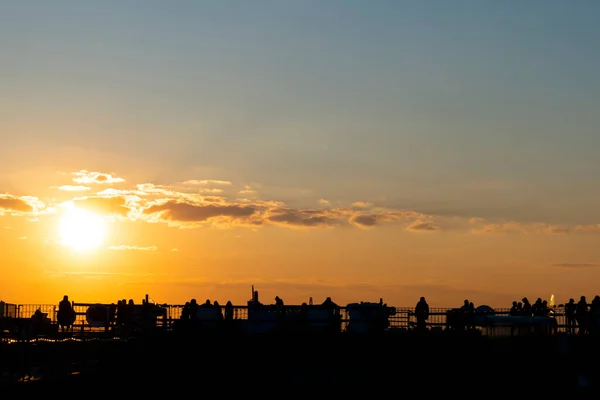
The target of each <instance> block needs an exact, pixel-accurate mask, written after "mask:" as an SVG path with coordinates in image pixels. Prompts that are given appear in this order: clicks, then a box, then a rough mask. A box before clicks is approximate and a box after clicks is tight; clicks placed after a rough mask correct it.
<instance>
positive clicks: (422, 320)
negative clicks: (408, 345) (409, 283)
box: [415, 297, 429, 331]
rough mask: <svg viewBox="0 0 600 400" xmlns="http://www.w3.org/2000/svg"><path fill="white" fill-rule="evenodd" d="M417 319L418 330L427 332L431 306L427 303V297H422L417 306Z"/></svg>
mask: <svg viewBox="0 0 600 400" xmlns="http://www.w3.org/2000/svg"><path fill="white" fill-rule="evenodd" d="M415 317H416V318H417V330H418V331H424V330H426V329H427V322H426V321H427V320H428V319H429V304H427V301H425V297H421V298H420V299H419V302H418V303H417V305H416V306H415Z"/></svg>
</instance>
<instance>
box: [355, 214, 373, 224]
mask: <svg viewBox="0 0 600 400" xmlns="http://www.w3.org/2000/svg"><path fill="white" fill-rule="evenodd" d="M350 222H351V223H354V224H356V225H359V226H364V227H372V226H375V225H376V224H377V215H373V214H365V215H356V216H354V217H352V218H350Z"/></svg>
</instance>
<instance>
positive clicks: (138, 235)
mask: <svg viewBox="0 0 600 400" xmlns="http://www.w3.org/2000/svg"><path fill="white" fill-rule="evenodd" d="M54 175H55V176H54V181H53V182H49V183H50V184H49V185H48V188H47V190H46V191H45V192H44V193H42V194H38V195H37V196H36V193H28V194H27V195H25V194H24V193H23V194H19V193H16V194H10V193H5V194H3V195H1V196H0V209H1V210H2V216H1V217H0V221H2V229H1V230H0V239H1V240H2V242H1V243H2V244H3V248H2V265H3V270H2V273H3V277H2V278H3V279H2V280H1V281H0V294H1V296H2V300H4V301H7V302H16V303H54V302H56V301H57V299H58V300H60V298H62V295H63V294H68V295H69V296H70V298H71V299H73V300H75V301H81V302H112V301H116V300H118V299H120V298H128V299H129V298H133V299H135V300H136V301H139V300H141V299H142V298H143V297H144V295H145V294H146V293H148V294H149V295H150V297H151V298H152V299H154V300H155V301H158V302H161V303H162V302H167V303H173V304H181V303H184V302H185V301H187V300H189V299H191V298H192V297H195V298H197V299H199V300H202V301H203V300H204V299H205V298H210V299H212V300H218V301H220V302H223V303H224V302H226V301H227V300H232V301H233V302H234V303H236V304H245V302H246V301H247V300H248V299H249V298H250V291H251V285H255V288H256V289H257V290H258V291H259V293H260V296H261V300H262V301H263V302H270V301H271V300H272V299H273V298H274V297H275V296H276V295H279V296H280V297H282V298H283V299H284V301H286V302H287V303H290V304H299V303H301V302H302V301H307V300H308V298H309V297H310V296H312V297H313V299H314V300H315V301H316V302H318V301H322V299H324V298H325V297H326V296H332V297H333V299H334V300H335V301H337V302H338V303H340V304H346V303H349V302H354V301H378V300H379V298H380V297H382V298H383V299H384V301H386V302H387V303H388V304H393V305H396V306H412V305H414V304H413V303H415V302H416V300H418V297H420V296H421V295H423V296H425V297H426V298H427V299H428V301H429V303H430V305H431V306H432V307H436V306H437V307H452V306H454V305H460V304H461V301H462V300H463V299H464V298H468V299H470V300H472V301H474V302H475V304H491V305H493V306H496V307H504V306H509V305H510V302H511V301H512V300H520V298H521V297H523V296H528V297H529V298H537V297H542V298H545V299H549V297H550V294H554V295H555V297H556V301H557V302H561V301H564V300H565V299H567V298H568V297H569V296H579V295H581V294H586V295H588V296H591V295H593V293H594V290H595V282H596V280H597V278H598V277H599V276H598V275H599V273H598V268H594V267H595V264H593V262H592V261H590V260H594V258H593V257H594V255H595V254H596V252H597V247H596V243H597V242H596V241H597V236H596V235H597V232H598V230H599V228H598V226H593V225H589V226H583V225H574V226H558V225H556V226H555V225H549V224H539V223H529V224H528V223H516V222H513V223H498V222H494V221H487V220H483V219H474V218H458V217H447V216H439V215H428V214H423V213H419V212H415V211H411V210H400V209H389V208H382V207H377V206H375V205H373V204H369V203H363V202H354V203H351V204H338V203H333V202H331V201H328V200H326V199H321V198H318V197H315V199H314V206H313V207H304V208H295V207H291V206H288V205H286V204H284V203H281V202H278V201H277V199H263V198H261V196H260V189H259V188H254V187H252V186H249V185H236V184H235V183H234V182H229V181H221V180H198V179H191V180H187V181H182V182H174V183H172V184H171V185H155V184H152V183H147V182H140V183H137V182H130V181H129V180H128V179H127V176H124V175H121V174H118V173H112V172H94V171H91V172H89V171H86V170H80V171H71V172H64V171H62V172H57V173H55V174H54ZM66 204H73V205H74V207H75V208H76V209H81V210H86V211H89V213H90V214H92V215H95V216H97V217H101V220H102V222H101V223H102V224H103V225H104V229H105V236H104V237H102V238H101V242H97V243H95V244H96V247H92V248H83V247H85V246H83V245H86V244H88V243H87V242H86V240H88V238H89V240H93V239H94V237H95V236H94V235H95V233H94V232H97V231H98V229H100V228H99V227H98V226H97V223H96V222H94V220H86V219H85V218H87V217H85V215H78V214H75V215H76V218H75V219H74V221H76V222H77V224H76V225H75V226H74V227H73V226H66V227H65V223H67V224H68V218H69V213H72V212H73V210H72V209H71V210H69V209H68V208H66V207H65V205H66ZM65 221H67V222H65ZM81 222H84V224H81ZM71 224H72V223H71ZM61 226H63V227H64V228H63V229H64V232H66V235H67V236H68V234H70V233H71V232H69V229H75V230H76V232H75V236H74V239H73V238H69V237H66V238H65V237H63V236H61ZM94 229H95V231H94ZM65 240H67V242H64V241H65ZM68 240H71V242H68ZM93 244H94V243H91V244H90V245H93ZM79 245H82V246H83V247H82V248H80V246H79Z"/></svg>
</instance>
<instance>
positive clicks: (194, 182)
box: [183, 179, 231, 185]
mask: <svg viewBox="0 0 600 400" xmlns="http://www.w3.org/2000/svg"><path fill="white" fill-rule="evenodd" d="M183 184H184V185H231V182H230V181H220V180H213V179H205V180H197V179H191V180H189V181H185V182H183Z"/></svg>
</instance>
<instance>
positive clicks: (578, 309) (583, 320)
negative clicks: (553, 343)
mask: <svg viewBox="0 0 600 400" xmlns="http://www.w3.org/2000/svg"><path fill="white" fill-rule="evenodd" d="M575 319H576V320H577V324H578V325H579V331H578V332H577V333H579V334H580V335H583V334H585V333H587V328H588V303H587V300H586V298H585V296H581V297H580V298H579V301H578V302H577V305H576V306H575Z"/></svg>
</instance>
